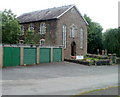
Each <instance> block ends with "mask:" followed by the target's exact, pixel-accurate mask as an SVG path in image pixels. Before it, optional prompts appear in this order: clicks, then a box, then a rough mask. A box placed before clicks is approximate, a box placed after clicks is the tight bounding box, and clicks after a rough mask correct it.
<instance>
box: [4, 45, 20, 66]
mask: <svg viewBox="0 0 120 97" xmlns="http://www.w3.org/2000/svg"><path fill="white" fill-rule="evenodd" d="M3 58H4V59H3V60H4V61H3V66H18V65H20V48H17V47H4V57H3Z"/></svg>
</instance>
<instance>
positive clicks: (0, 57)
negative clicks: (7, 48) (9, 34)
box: [0, 46, 3, 68]
mask: <svg viewBox="0 0 120 97" xmlns="http://www.w3.org/2000/svg"><path fill="white" fill-rule="evenodd" d="M2 67H3V47H2V46H0V68H2Z"/></svg>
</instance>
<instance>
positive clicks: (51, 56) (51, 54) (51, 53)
mask: <svg viewBox="0 0 120 97" xmlns="http://www.w3.org/2000/svg"><path fill="white" fill-rule="evenodd" d="M50 51H51V52H50V58H51V60H50V62H53V48H51V49H50Z"/></svg>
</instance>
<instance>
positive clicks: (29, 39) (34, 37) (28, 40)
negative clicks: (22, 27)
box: [24, 30, 41, 44]
mask: <svg viewBox="0 0 120 97" xmlns="http://www.w3.org/2000/svg"><path fill="white" fill-rule="evenodd" d="M40 38H41V35H40V34H39V33H36V32H35V31H34V30H32V31H27V35H26V36H25V38H24V41H25V44H39V40H40Z"/></svg>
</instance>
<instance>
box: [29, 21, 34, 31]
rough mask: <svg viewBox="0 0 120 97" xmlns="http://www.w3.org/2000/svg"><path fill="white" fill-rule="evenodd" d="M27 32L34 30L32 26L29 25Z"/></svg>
mask: <svg viewBox="0 0 120 97" xmlns="http://www.w3.org/2000/svg"><path fill="white" fill-rule="evenodd" d="M28 30H29V31H33V30H34V25H33V24H32V23H31V24H30V25H29V28H28Z"/></svg>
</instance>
